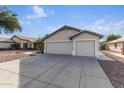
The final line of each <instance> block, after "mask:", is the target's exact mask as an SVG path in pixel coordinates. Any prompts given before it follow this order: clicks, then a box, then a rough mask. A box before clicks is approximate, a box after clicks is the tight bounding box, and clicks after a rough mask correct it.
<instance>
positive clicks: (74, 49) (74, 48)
mask: <svg viewBox="0 0 124 93" xmlns="http://www.w3.org/2000/svg"><path fill="white" fill-rule="evenodd" d="M77 41H94V43H95V46H94V47H95V49H94V50H95V55H94V56H95V57H97V56H98V55H97V46H98V45H97V40H96V39H77V40H74V47H73V51H74V54H73V55H74V56H75V55H76V45H75V44H76V42H77Z"/></svg>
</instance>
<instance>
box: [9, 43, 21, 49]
mask: <svg viewBox="0 0 124 93" xmlns="http://www.w3.org/2000/svg"><path fill="white" fill-rule="evenodd" d="M18 48H19V44H11V46H10V49H18Z"/></svg>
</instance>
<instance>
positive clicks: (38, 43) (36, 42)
mask: <svg viewBox="0 0 124 93" xmlns="http://www.w3.org/2000/svg"><path fill="white" fill-rule="evenodd" d="M35 45H36V46H37V48H38V49H43V46H44V41H43V39H41V38H38V39H37V40H36V41H35Z"/></svg>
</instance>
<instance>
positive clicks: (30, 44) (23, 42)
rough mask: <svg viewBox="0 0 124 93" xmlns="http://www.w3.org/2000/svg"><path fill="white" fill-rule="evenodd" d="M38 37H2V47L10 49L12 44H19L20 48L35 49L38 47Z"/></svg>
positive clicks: (0, 40) (0, 46) (0, 39)
mask: <svg viewBox="0 0 124 93" xmlns="http://www.w3.org/2000/svg"><path fill="white" fill-rule="evenodd" d="M36 40H37V39H36V38H33V37H27V36H19V35H14V36H13V37H11V38H10V39H9V38H0V49H9V48H10V47H11V45H12V44H19V49H34V48H36V45H35V43H34V42H35V41H36Z"/></svg>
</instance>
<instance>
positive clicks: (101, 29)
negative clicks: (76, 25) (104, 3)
mask: <svg viewBox="0 0 124 93" xmlns="http://www.w3.org/2000/svg"><path fill="white" fill-rule="evenodd" d="M85 29H88V30H92V31H95V32H98V33H101V34H104V35H108V34H111V33H114V34H124V32H123V30H124V20H121V21H117V22H108V21H107V20H106V19H104V18H103V19H100V20H97V21H96V22H94V23H92V24H91V25H88V26H86V27H85Z"/></svg>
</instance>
